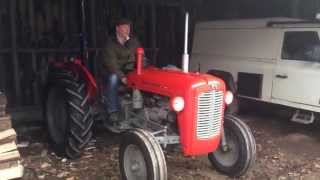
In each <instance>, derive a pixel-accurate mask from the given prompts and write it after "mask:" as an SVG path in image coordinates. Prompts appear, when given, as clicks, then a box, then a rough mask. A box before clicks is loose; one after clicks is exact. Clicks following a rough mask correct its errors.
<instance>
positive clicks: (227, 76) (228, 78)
mask: <svg viewBox="0 0 320 180" xmlns="http://www.w3.org/2000/svg"><path fill="white" fill-rule="evenodd" d="M207 74H211V75H213V76H216V77H218V78H220V79H222V80H224V82H225V84H226V87H227V90H229V91H231V92H232V93H233V94H236V92H237V88H236V83H235V82H234V79H233V76H232V74H231V73H230V72H227V71H221V70H217V69H211V70H209V71H208V72H207Z"/></svg>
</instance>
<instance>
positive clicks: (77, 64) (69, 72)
mask: <svg viewBox="0 0 320 180" xmlns="http://www.w3.org/2000/svg"><path fill="white" fill-rule="evenodd" d="M70 78H71V79H72V78H82V79H83V80H84V81H85V82H86V85H87V95H88V97H89V99H90V100H93V99H94V98H95V97H96V95H97V83H96V80H95V78H94V76H93V75H92V74H91V73H90V71H89V70H88V69H87V67H86V66H84V65H83V64H82V62H81V61H80V60H78V59H76V60H75V61H72V62H66V63H59V62H55V63H52V64H51V68H50V71H49V77H48V82H47V83H48V85H47V86H48V87H50V86H51V85H53V84H60V85H61V83H63V81H64V80H66V79H70Z"/></svg>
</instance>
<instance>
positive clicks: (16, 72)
mask: <svg viewBox="0 0 320 180" xmlns="http://www.w3.org/2000/svg"><path fill="white" fill-rule="evenodd" d="M16 6H17V0H10V22H11V46H12V47H11V52H12V59H13V61H12V63H13V79H14V92H15V96H16V101H15V102H16V104H17V105H18V106H19V105H21V87H20V78H19V63H18V53H17V29H16V17H17V13H16Z"/></svg>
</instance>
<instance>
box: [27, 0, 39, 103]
mask: <svg viewBox="0 0 320 180" xmlns="http://www.w3.org/2000/svg"><path fill="white" fill-rule="evenodd" d="M28 2H29V4H28V6H29V9H28V10H29V14H30V18H29V22H30V27H31V41H32V42H35V41H36V37H35V33H36V32H35V31H36V29H35V22H34V18H35V16H34V0H29V1H28ZM36 61H37V59H36V54H35V53H34V52H32V53H31V65H32V72H33V73H37V62H36ZM32 90H33V103H34V104H38V103H39V92H38V91H39V88H38V82H37V81H34V82H33V84H32Z"/></svg>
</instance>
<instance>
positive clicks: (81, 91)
mask: <svg viewBox="0 0 320 180" xmlns="http://www.w3.org/2000/svg"><path fill="white" fill-rule="evenodd" d="M59 81H61V83H57V84H55V85H52V86H51V87H50V88H49V92H48V97H47V101H46V120H47V122H46V124H47V129H48V133H49V138H50V145H51V147H52V148H53V150H54V151H55V152H56V153H57V154H59V155H62V156H67V157H68V158H72V159H74V158H78V157H80V155H81V152H82V150H83V148H84V147H85V146H86V145H87V143H88V142H89V141H90V139H91V137H92V131H91V128H92V125H93V118H92V116H91V113H90V106H89V104H88V97H87V95H86V85H85V83H84V82H81V81H79V80H78V81H77V80H74V79H60V80H59Z"/></svg>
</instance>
